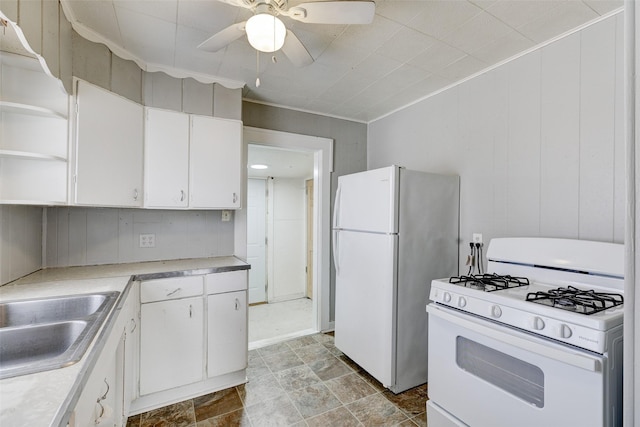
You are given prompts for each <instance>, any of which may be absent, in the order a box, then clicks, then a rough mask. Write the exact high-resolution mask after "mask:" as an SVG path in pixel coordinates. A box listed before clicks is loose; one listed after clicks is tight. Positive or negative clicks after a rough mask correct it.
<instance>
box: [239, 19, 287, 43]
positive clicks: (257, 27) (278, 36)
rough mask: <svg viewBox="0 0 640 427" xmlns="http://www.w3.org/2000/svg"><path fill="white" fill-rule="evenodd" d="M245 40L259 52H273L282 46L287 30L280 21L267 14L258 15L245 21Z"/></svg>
mask: <svg viewBox="0 0 640 427" xmlns="http://www.w3.org/2000/svg"><path fill="white" fill-rule="evenodd" d="M245 30H246V32H247V39H248V40H249V44H251V46H253V48H254V49H256V50H259V51H260V52H275V51H276V50H279V49H280V48H281V47H282V45H283V44H284V38H285V36H286V34H287V29H286V28H285V26H284V24H283V23H282V21H281V20H280V19H278V18H277V17H275V16H273V15H270V14H268V13H258V14H257V15H253V16H252V17H251V18H249V20H248V21H247V24H246V26H245Z"/></svg>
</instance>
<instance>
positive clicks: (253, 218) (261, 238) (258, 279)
mask: <svg viewBox="0 0 640 427" xmlns="http://www.w3.org/2000/svg"><path fill="white" fill-rule="evenodd" d="M247 181H248V182H247V262H248V263H249V264H251V269H250V270H249V304H254V303H258V302H265V301H266V300H267V294H266V291H267V271H266V266H267V257H266V244H265V240H266V237H267V228H266V225H267V219H266V215H267V210H266V205H267V197H266V181H265V180H264V179H248V180H247Z"/></svg>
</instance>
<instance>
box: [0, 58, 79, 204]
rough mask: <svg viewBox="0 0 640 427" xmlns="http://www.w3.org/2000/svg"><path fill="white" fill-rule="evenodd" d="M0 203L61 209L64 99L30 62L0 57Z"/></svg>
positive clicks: (53, 82) (65, 172)
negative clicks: (59, 206)
mask: <svg viewBox="0 0 640 427" xmlns="http://www.w3.org/2000/svg"><path fill="white" fill-rule="evenodd" d="M0 93H1V94H2V97H1V99H0V123H1V125H0V203H11V204H35V205H38V204H66V203H67V176H68V169H67V155H68V147H69V141H68V120H67V117H68V108H69V97H68V95H67V94H66V93H65V92H64V90H63V88H62V84H61V83H60V82H59V81H58V80H56V79H55V78H53V77H51V76H49V75H47V74H45V72H44V71H43V69H42V67H41V65H40V63H39V62H38V60H36V59H35V58H29V57H26V56H22V55H14V54H11V53H8V52H3V53H2V55H0Z"/></svg>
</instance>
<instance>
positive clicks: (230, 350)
mask: <svg viewBox="0 0 640 427" xmlns="http://www.w3.org/2000/svg"><path fill="white" fill-rule="evenodd" d="M140 302H141V305H140V307H141V318H140V353H139V357H140V359H139V375H140V377H139V390H138V394H137V395H136V398H135V399H134V401H133V403H132V406H131V413H132V414H137V413H141V412H146V411H149V410H152V409H156V408H159V407H162V406H166V405H169V404H172V403H175V402H179V401H182V400H185V399H189V398H191V397H194V396H199V395H204V394H207V393H211V392H214V391H218V390H222V389H225V388H229V387H234V386H236V385H239V384H242V383H244V382H246V367H247V351H248V339H247V313H248V312H247V270H235V271H226V272H220V273H211V274H206V275H199V276H185V277H175V278H164V279H153V280H147V281H142V282H141V284H140Z"/></svg>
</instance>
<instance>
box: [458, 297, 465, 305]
mask: <svg viewBox="0 0 640 427" xmlns="http://www.w3.org/2000/svg"><path fill="white" fill-rule="evenodd" d="M465 305H467V300H466V298H465V297H459V298H458V307H460V308H463V307H464V306H465Z"/></svg>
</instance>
